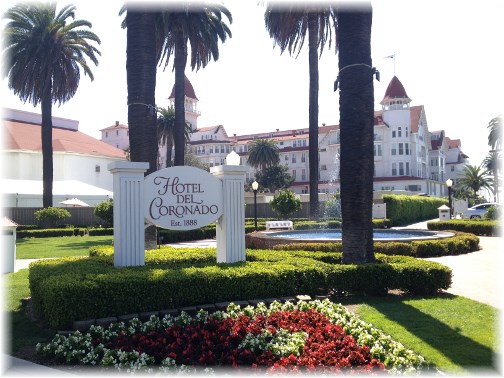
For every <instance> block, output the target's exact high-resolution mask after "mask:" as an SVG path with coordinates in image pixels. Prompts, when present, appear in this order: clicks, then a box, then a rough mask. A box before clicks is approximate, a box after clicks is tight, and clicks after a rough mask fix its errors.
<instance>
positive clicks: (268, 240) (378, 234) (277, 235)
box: [247, 229, 454, 248]
mask: <svg viewBox="0 0 504 378" xmlns="http://www.w3.org/2000/svg"><path fill="white" fill-rule="evenodd" d="M452 236H454V234H453V233H452V232H445V231H426V230H412V229H402V230H396V229H374V230H373V240H374V241H375V242H405V243H409V242H412V241H414V240H435V239H442V238H448V237H452ZM247 237H248V238H249V241H250V242H254V240H255V241H256V242H259V243H260V244H261V245H264V247H267V248H269V247H272V246H274V245H276V244H292V243H327V242H339V241H341V229H324V230H296V231H274V232H254V233H252V234H248V235H247Z"/></svg>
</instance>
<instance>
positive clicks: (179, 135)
mask: <svg viewBox="0 0 504 378" xmlns="http://www.w3.org/2000/svg"><path fill="white" fill-rule="evenodd" d="M222 15H225V16H226V17H227V19H228V20H229V23H232V17H231V13H230V12H229V10H228V9H227V8H226V7H224V6H223V5H217V4H215V5H212V4H204V5H202V4H201V3H191V2H187V3H183V4H179V5H176V6H170V8H169V9H167V10H165V11H163V13H162V22H161V23H160V25H161V28H162V29H161V28H160V30H159V33H160V35H162V36H163V38H164V40H163V46H162V48H161V50H160V51H161V55H160V56H159V59H160V62H162V61H163V60H164V61H165V67H166V66H167V65H168V62H169V59H170V57H171V56H172V55H173V56H174V58H173V68H174V70H175V132H174V142H175V161H174V163H175V165H184V150H185V143H184V142H185V139H184V133H185V132H184V129H185V126H184V125H185V110H184V96H185V91H184V75H185V68H186V64H187V55H188V48H187V43H188V42H189V43H190V45H191V68H192V69H193V70H194V69H196V70H199V68H200V67H203V68H204V67H205V66H206V65H207V64H208V62H209V61H210V59H211V58H213V60H215V61H216V60H218V59H219V46H218V42H219V39H220V41H221V42H224V41H225V40H226V39H227V37H228V36H229V37H231V31H230V30H229V27H228V26H227V25H226V23H225V22H224V20H223V18H222Z"/></svg>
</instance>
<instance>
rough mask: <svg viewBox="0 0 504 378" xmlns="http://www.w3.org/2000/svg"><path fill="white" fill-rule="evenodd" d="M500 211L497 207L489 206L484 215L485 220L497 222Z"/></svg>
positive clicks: (499, 217)
mask: <svg viewBox="0 0 504 378" xmlns="http://www.w3.org/2000/svg"><path fill="white" fill-rule="evenodd" d="M501 212H502V211H501V209H500V208H498V207H497V206H491V207H490V208H489V209H488V210H487V212H486V213H485V219H492V220H497V219H501Z"/></svg>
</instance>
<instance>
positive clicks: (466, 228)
mask: <svg viewBox="0 0 504 378" xmlns="http://www.w3.org/2000/svg"><path fill="white" fill-rule="evenodd" d="M500 225H501V222H500V221H497V220H488V219H451V220H446V221H438V222H427V228H428V229H429V230H434V231H444V230H455V231H461V232H469V233H471V234H474V235H480V236H485V235H486V236H498V235H499V228H500Z"/></svg>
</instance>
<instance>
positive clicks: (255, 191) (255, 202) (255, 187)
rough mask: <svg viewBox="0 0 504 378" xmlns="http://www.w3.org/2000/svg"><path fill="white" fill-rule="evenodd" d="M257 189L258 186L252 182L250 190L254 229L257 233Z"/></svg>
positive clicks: (255, 182)
mask: <svg viewBox="0 0 504 378" xmlns="http://www.w3.org/2000/svg"><path fill="white" fill-rule="evenodd" d="M258 188H259V184H258V183H257V181H255V180H254V182H253V183H252V190H253V191H254V227H255V230H256V231H257V189H258Z"/></svg>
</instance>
